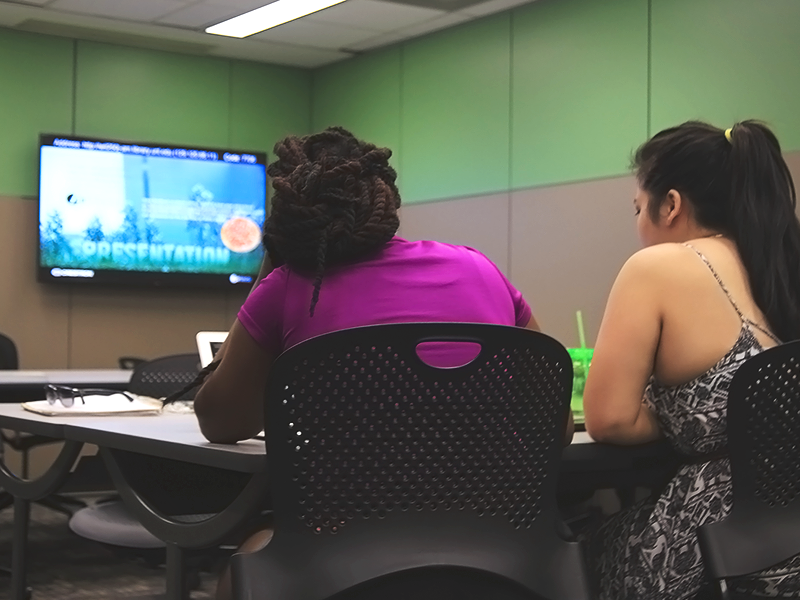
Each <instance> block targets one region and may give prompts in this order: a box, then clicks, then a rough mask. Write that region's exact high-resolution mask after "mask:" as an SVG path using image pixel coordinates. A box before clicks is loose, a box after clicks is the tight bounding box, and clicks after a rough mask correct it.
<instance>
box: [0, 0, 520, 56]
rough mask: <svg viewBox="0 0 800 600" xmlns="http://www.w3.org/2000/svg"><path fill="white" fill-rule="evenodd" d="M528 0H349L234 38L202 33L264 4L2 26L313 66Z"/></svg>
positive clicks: (57, 9)
mask: <svg viewBox="0 0 800 600" xmlns="http://www.w3.org/2000/svg"><path fill="white" fill-rule="evenodd" d="M273 1H274V0H273ZM532 1H534V0H346V1H345V2H342V3H341V4H337V5H336V6H332V7H331V8H327V9H325V10H322V11H319V12H317V13H314V14H311V15H308V16H307V17H303V18H302V19H298V20H296V21H292V22H290V23H285V24H283V25H280V26H278V27H275V28H273V29H269V30H267V31H263V32H261V33H257V34H256V35H253V36H251V37H249V38H245V39H234V38H225V37H221V36H216V35H209V34H207V33H204V31H203V30H204V29H205V28H206V27H208V26H209V25H213V24H215V23H218V22H220V21H223V20H225V19H228V18H230V17H233V16H236V15H238V14H241V13H243V12H246V11H248V10H251V9H253V8H256V7H258V6H263V5H264V4H270V3H271V2H270V1H269V0H0V27H7V28H12V29H20V30H24V31H32V32H37V33H46V34H51V35H61V36H66V37H73V38H78V39H88V40H95V41H101V42H110V43H117V44H122V45H130V46H139V47H146V48H156V49H161V50H167V51H173V52H185V53H189V54H201V55H207V56H221V57H226V58H238V59H245V60H255V61H260V62H266V63H272V64H280V65H289V66H296V67H307V68H314V67H320V66H323V65H327V64H330V63H333V62H336V61H339V60H343V59H345V58H349V57H351V56H354V55H355V54H358V53H360V52H364V51H367V50H372V49H374V48H379V47H381V46H387V45H389V44H393V43H395V42H399V41H401V40H406V39H410V38H414V37H417V36H420V35H423V34H426V33H430V32H433V31H437V30H440V29H445V28H447V27H451V26H453V25H457V24H459V23H465V22H467V21H470V20H472V19H477V18H480V17H483V16H486V15H489V14H492V13H496V12H500V11H503V10H507V9H509V8H512V7H515V6H519V5H521V4H528V3H529V2H532Z"/></svg>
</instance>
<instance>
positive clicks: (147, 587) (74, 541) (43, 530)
mask: <svg viewBox="0 0 800 600" xmlns="http://www.w3.org/2000/svg"><path fill="white" fill-rule="evenodd" d="M67 522H68V517H66V516H65V515H63V514H61V513H58V512H56V511H53V510H50V509H48V508H44V507H41V506H37V505H35V504H34V505H33V507H32V510H31V523H30V531H29V536H28V540H29V545H28V557H29V558H28V560H29V567H28V585H29V586H30V587H31V588H33V597H32V600H90V599H91V600H99V599H101V598H102V599H105V598H109V599H110V598H113V599H115V600H133V599H137V600H145V599H151V598H158V597H159V595H162V596H163V593H164V582H165V571H164V567H163V565H162V566H160V567H159V566H149V565H148V564H147V562H146V561H145V560H143V559H142V558H139V557H136V556H130V555H124V554H122V553H121V552H120V551H118V550H112V549H111V548H110V547H106V546H103V545H101V544H98V543H97V542H92V541H90V540H87V539H84V538H81V537H79V536H77V535H75V534H74V533H72V531H70V529H69V526H68V524H67ZM12 523H13V509H11V508H7V509H5V510H3V511H2V512H0V567H4V568H8V567H10V566H11V533H12ZM195 578H197V577H195ZM216 579H217V577H216V575H215V574H213V573H207V572H201V573H200V574H199V588H198V589H196V590H194V591H192V595H191V597H192V599H193V600H205V599H210V598H213V597H214V589H215V587H216ZM10 595H11V591H10V581H9V578H8V577H7V576H6V575H4V574H2V573H0V600H6V599H8V598H9V597H10Z"/></svg>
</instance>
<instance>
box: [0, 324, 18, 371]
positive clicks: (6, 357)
mask: <svg viewBox="0 0 800 600" xmlns="http://www.w3.org/2000/svg"><path fill="white" fill-rule="evenodd" d="M17 369H19V356H18V355H17V345H16V344H15V343H14V340H12V339H11V338H10V337H8V336H7V335H3V334H2V333H0V370H3V371H15V370H17Z"/></svg>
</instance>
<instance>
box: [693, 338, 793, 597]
mask: <svg viewBox="0 0 800 600" xmlns="http://www.w3.org/2000/svg"><path fill="white" fill-rule="evenodd" d="M799 432H800V342H792V343H789V344H784V345H782V346H777V347H775V348H772V349H769V350H766V351H764V352H762V353H761V354H759V355H757V356H755V357H753V358H751V359H749V360H748V361H747V362H745V363H744V364H743V365H742V366H741V367H740V368H739V370H738V371H737V372H736V374H735V375H734V377H733V380H732V381H731V387H730V391H729V393H728V448H729V451H730V459H731V477H732V483H733V508H732V510H731V513H730V515H728V517H727V518H726V519H725V520H723V521H721V522H719V523H714V524H709V525H705V526H703V527H701V528H700V529H699V531H698V537H699V541H700V548H701V551H702V553H703V560H704V562H705V564H706V568H707V571H708V573H709V575H710V576H711V577H712V578H713V579H715V580H717V581H718V582H719V583H720V588H721V592H722V594H723V597H724V598H731V599H733V598H743V597H749V596H743V595H741V594H736V593H735V592H733V591H732V590H729V589H728V587H729V586H728V585H726V579H732V578H735V577H739V576H742V575H747V574H750V573H755V572H757V571H761V570H763V569H767V568H769V567H772V566H775V565H776V564H778V563H781V562H783V561H785V560H788V559H790V558H791V557H793V556H795V555H797V554H800V433H799ZM730 587H735V586H730Z"/></svg>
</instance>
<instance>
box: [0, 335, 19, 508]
mask: <svg viewBox="0 0 800 600" xmlns="http://www.w3.org/2000/svg"><path fill="white" fill-rule="evenodd" d="M18 368H19V356H18V355H17V345H16V344H15V343H14V341H13V340H12V339H11V338H10V337H8V336H7V335H3V334H2V333H0V369H2V370H3V371H15V370H17V369H18ZM5 441H6V440H5V436H4V435H3V434H2V433H0V454H2V452H3V445H4V442H5ZM12 504H14V497H13V496H12V495H11V494H9V493H8V492H6V491H0V510H2V509H4V508H8V507H9V506H11V505H12Z"/></svg>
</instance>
